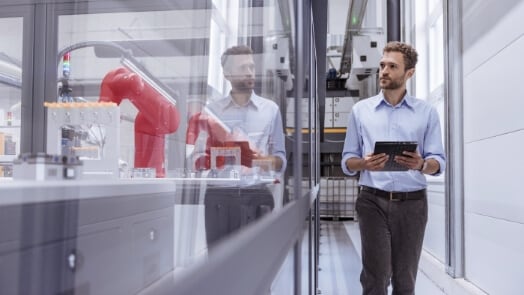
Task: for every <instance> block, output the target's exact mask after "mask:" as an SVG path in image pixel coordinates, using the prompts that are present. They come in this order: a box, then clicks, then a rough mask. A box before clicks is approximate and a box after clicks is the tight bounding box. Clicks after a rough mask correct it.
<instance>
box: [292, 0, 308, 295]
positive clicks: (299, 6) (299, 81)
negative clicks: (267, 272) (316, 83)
mask: <svg viewBox="0 0 524 295" xmlns="http://www.w3.org/2000/svg"><path fill="white" fill-rule="evenodd" d="M294 8H295V16H296V18H295V24H294V25H295V32H296V35H295V36H296V40H295V44H296V46H295V47H294V49H295V57H296V68H295V69H296V73H295V78H296V80H295V81H296V83H295V85H294V92H295V131H294V134H293V137H294V138H295V142H294V143H293V151H294V153H293V163H294V165H293V192H294V193H295V194H296V195H295V196H296V197H297V198H301V197H302V120H301V116H302V115H303V114H302V112H301V110H302V99H303V97H304V79H305V76H304V71H305V70H306V69H305V68H304V64H305V62H304V61H305V60H304V58H305V55H304V48H305V42H304V36H305V34H306V33H307V32H306V30H305V29H306V27H305V24H304V23H305V22H304V14H305V13H304V11H305V10H304V2H303V1H302V0H294ZM300 246H301V239H298V240H297V242H296V244H295V247H294V283H295V285H294V290H295V295H302V280H301V278H302V273H301V272H302V261H301V256H302V251H301V247H300Z"/></svg>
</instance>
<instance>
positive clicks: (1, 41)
mask: <svg viewBox="0 0 524 295" xmlns="http://www.w3.org/2000/svg"><path fill="white" fill-rule="evenodd" d="M23 36H24V31H23V18H22V17H6V18H0V177H11V176H12V161H13V160H14V159H15V157H16V155H18V154H19V153H20V124H21V123H20V122H21V102H22V92H21V87H22V52H23V50H22V47H23V46H22V43H23Z"/></svg>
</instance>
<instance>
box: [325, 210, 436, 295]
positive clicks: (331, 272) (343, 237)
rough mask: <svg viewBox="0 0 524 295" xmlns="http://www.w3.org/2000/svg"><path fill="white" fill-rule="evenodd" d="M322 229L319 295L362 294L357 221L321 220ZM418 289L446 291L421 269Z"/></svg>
mask: <svg viewBox="0 0 524 295" xmlns="http://www.w3.org/2000/svg"><path fill="white" fill-rule="evenodd" d="M320 228H321V229H320V248H319V249H320V258H319V264H320V271H319V276H318V285H319V293H318V294H325V295H346V294H362V288H361V286H360V282H359V276H360V270H361V263H360V236H359V231H358V223H357V222H354V221H327V220H322V221H321V226H320ZM415 292H416V294H424V295H442V294H444V293H443V292H442V291H441V290H440V289H439V288H438V287H436V286H435V285H434V284H433V283H432V281H431V280H430V278H428V277H426V276H425V275H424V274H423V273H421V272H419V273H418V275H417V286H416V290H415Z"/></svg>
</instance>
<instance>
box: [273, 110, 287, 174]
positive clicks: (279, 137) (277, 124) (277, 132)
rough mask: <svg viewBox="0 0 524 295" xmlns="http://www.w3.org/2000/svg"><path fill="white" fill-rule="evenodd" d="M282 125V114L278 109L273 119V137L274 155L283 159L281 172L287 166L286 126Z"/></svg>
mask: <svg viewBox="0 0 524 295" xmlns="http://www.w3.org/2000/svg"><path fill="white" fill-rule="evenodd" d="M282 125H283V124H282V116H281V115H280V112H279V111H277V112H276V114H275V118H274V120H273V133H272V134H271V137H272V144H273V152H272V155H273V156H277V157H279V158H280V159H282V168H281V169H280V171H278V172H280V173H283V172H284V171H286V167H287V159H286V145H285V137H284V128H283V126H282Z"/></svg>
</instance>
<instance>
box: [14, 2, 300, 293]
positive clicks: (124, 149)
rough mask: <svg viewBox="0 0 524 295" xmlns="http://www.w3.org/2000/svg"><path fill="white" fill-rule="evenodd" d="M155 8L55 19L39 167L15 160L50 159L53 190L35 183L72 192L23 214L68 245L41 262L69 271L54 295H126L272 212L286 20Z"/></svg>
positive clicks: (278, 183) (270, 6)
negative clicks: (51, 91) (34, 214)
mask: <svg viewBox="0 0 524 295" xmlns="http://www.w3.org/2000/svg"><path fill="white" fill-rule="evenodd" d="M164 2H165V1H153V3H152V4H151V6H150V7H144V5H143V3H141V2H139V1H136V2H135V1H130V2H129V4H128V6H124V8H118V9H115V7H120V6H119V5H110V4H104V3H97V2H93V3H90V4H89V5H88V6H84V5H78V6H77V5H71V6H68V5H64V6H62V5H58V4H57V5H56V7H57V12H58V16H56V17H57V22H56V23H57V36H56V41H57V44H56V46H57V67H56V72H53V73H52V75H53V78H52V80H53V81H56V101H52V102H47V103H46V112H47V130H48V134H47V142H46V148H47V150H46V152H47V154H48V155H47V156H43V155H34V157H32V158H27V159H24V160H26V161H27V162H28V163H32V164H34V163H38V160H39V159H40V160H41V161H43V162H44V163H51V162H53V161H54V160H55V158H54V156H50V155H61V156H62V157H63V158H64V159H66V161H67V163H66V165H65V166H66V167H65V170H64V173H66V172H67V173H66V174H64V177H62V174H61V173H62V172H61V170H58V172H56V171H55V172H53V173H51V172H49V173H48V172H46V173H45V176H42V178H44V179H46V180H49V178H50V177H51V176H50V175H52V176H54V177H53V178H52V179H58V180H62V179H64V178H70V179H73V180H80V181H79V182H78V183H75V188H74V189H71V188H70V187H69V186H68V185H69V183H66V182H58V183H57V184H56V187H53V186H52V187H53V188H49V192H47V193H49V194H54V197H53V200H56V201H57V202H58V203H54V202H53V203H52V206H51V207H52V208H49V207H48V204H47V203H39V204H38V205H35V207H31V208H30V210H32V211H38V212H42V213H41V214H40V215H38V218H44V217H46V216H47V217H49V216H52V215H53V216H56V222H57V223H59V224H61V225H60V226H59V227H57V228H60V232H61V233H62V232H65V234H64V235H65V236H64V235H62V234H61V233H57V234H58V235H60V237H58V238H56V237H55V238H54V240H61V239H70V240H68V243H66V244H64V245H62V244H60V243H58V244H57V247H58V248H57V249H50V250H49V251H50V253H54V254H53V255H58V256H61V257H62V258H63V260H64V261H66V262H67V265H68V268H66V269H64V268H61V267H62V264H58V263H55V264H53V265H52V268H53V269H54V270H56V272H55V274H53V275H52V278H51V279H54V280H56V282H57V284H56V285H54V284H49V288H55V287H57V286H59V288H60V290H58V291H57V292H55V293H59V292H66V291H67V290H70V289H75V290H76V291H78V292H81V291H86V290H89V292H90V293H92V294H135V293H136V292H138V291H140V290H142V289H145V288H147V287H148V286H149V285H150V284H152V283H153V282H155V281H157V280H158V279H160V278H161V277H162V276H164V275H166V274H172V273H174V274H175V275H176V274H178V273H179V272H183V270H184V269H185V268H186V267H188V266H189V265H191V264H193V263H194V262H195V261H198V260H200V259H202V258H206V257H207V256H208V255H212V254H213V250H214V249H215V247H218V246H220V244H221V243H222V242H223V241H226V240H227V238H228V237H229V236H230V235H231V234H233V233H238V232H239V231H240V230H243V229H249V225H251V224H252V223H253V222H254V221H258V220H260V219H261V218H262V217H264V216H265V215H266V214H270V213H272V212H276V211H277V210H279V209H280V208H282V207H283V205H284V202H285V201H284V199H285V197H284V196H285V195H286V194H287V192H286V193H285V192H284V184H285V183H286V179H285V175H286V171H287V170H288V169H289V165H288V164H287V158H288V156H287V155H288V151H286V147H285V135H286V134H285V133H284V127H285V126H284V123H283V120H282V118H283V116H282V113H283V108H285V102H286V97H288V92H289V91H290V90H291V89H292V88H293V82H292V79H291V77H292V76H293V75H294V74H295V73H294V72H293V69H292V68H291V64H292V62H291V57H292V54H291V52H292V50H293V47H294V44H293V41H292V39H291V38H292V36H291V25H290V24H289V19H292V17H291V12H292V11H294V10H293V7H289V3H287V1H286V3H281V1H276V0H272V1H263V2H260V1H226V0H215V1H204V2H203V1H201V2H198V3H199V4H194V5H195V8H194V9H191V7H190V6H191V5H189V4H187V3H185V4H183V5H182V6H181V7H184V8H183V9H182V8H180V7H178V6H176V5H172V6H171V5H167V4H165V3H164ZM127 3H128V2H126V5H127ZM202 3H205V4H202ZM113 4H114V3H113ZM157 6H158V8H156V7H157ZM53 7H55V6H53ZM49 21H51V19H50V20H49ZM55 79H56V80H55ZM54 86H55V85H53V87H54ZM307 116H308V115H306V114H304V117H306V118H307ZM304 127H308V125H306V126H304ZM54 164H56V163H54ZM44 168H45V169H47V168H48V167H44ZM59 169H61V168H59ZM73 182H74V181H73ZM73 182H72V183H73ZM41 191H42V193H46V192H45V191H46V190H45V189H41ZM66 196H68V197H71V198H72V199H74V201H72V200H68V201H63V199H64V198H66ZM72 196H73V197H72ZM77 196H83V197H80V198H76V197H77ZM84 197H85V198H84ZM55 205H56V206H55ZM53 206H54V207H53ZM39 220H40V219H39ZM47 226H48V225H45V226H43V227H42V228H39V229H37V231H38V232H41V233H42V235H44V236H47V235H48V233H49V231H50V230H51V228H48V227H47ZM49 226H51V225H49ZM72 237H74V239H73V238H72ZM44 252H45V251H44ZM44 252H42V255H43V253H44ZM35 263H36V264H37V262H35ZM36 264H34V265H33V266H34V267H35V269H36V267H38V265H36ZM102 264H103V265H108V266H107V267H101V265H102ZM71 271H74V276H73V275H72V273H71ZM69 279H71V280H72V281H70V280H69ZM61 280H65V282H62V281H61ZM35 286H39V284H38V283H37V282H35ZM64 286H65V287H64ZM57 288H58V287H57ZM76 291H75V292H76ZM86 292H87V291H86ZM50 293H53V292H50ZM28 294H30V293H28Z"/></svg>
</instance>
